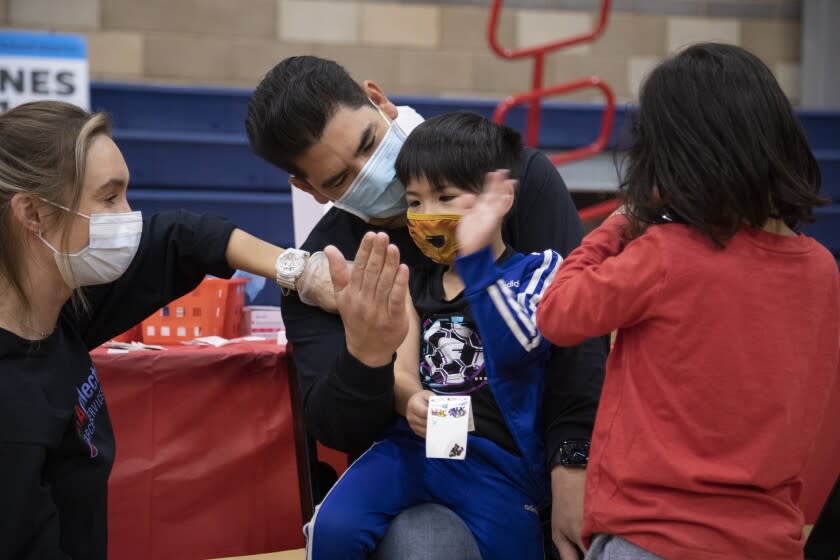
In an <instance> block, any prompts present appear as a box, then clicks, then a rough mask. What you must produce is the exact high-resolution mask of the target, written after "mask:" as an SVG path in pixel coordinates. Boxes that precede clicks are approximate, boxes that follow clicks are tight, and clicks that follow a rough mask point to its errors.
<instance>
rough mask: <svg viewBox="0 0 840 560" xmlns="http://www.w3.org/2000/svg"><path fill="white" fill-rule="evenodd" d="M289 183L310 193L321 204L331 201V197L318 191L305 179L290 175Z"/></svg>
mask: <svg viewBox="0 0 840 560" xmlns="http://www.w3.org/2000/svg"><path fill="white" fill-rule="evenodd" d="M289 183H290V184H291V185H292V186H293V187H295V188H297V189H300V190H302V191H303V192H306V193H309V194H310V195H312V197H313V198H314V199H315V200H317V201H318V202H320V203H321V204H326V203H327V202H330V199H329V198H327V197H326V196H324V195H322V194H321V193H319V192H318V191H316V190H315V188H314V187H313V186H312V185H310V184H309V183H307V182H306V181H305V180H303V179H298V178H297V177H289Z"/></svg>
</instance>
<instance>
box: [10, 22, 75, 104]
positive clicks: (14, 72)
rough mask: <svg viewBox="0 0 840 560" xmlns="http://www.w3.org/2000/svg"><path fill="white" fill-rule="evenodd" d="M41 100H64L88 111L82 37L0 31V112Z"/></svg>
mask: <svg viewBox="0 0 840 560" xmlns="http://www.w3.org/2000/svg"><path fill="white" fill-rule="evenodd" d="M45 100H55V101H65V102H67V103H72V104H74V105H78V106H79V107H81V108H83V109H85V110H86V111H89V110H90V81H89V77H88V60H87V43H86V42H85V38H84V37H81V36H78V35H64V34H58V33H40V32H31V31H11V30H3V31H0V111H6V110H8V109H11V108H13V107H17V106H18V105H22V104H24V103H29V102H31V101H45Z"/></svg>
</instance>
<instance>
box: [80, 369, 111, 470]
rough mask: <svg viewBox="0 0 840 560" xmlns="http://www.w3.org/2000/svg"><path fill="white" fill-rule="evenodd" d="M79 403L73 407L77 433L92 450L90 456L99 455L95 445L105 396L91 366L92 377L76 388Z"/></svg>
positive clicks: (89, 376)
mask: <svg viewBox="0 0 840 560" xmlns="http://www.w3.org/2000/svg"><path fill="white" fill-rule="evenodd" d="M76 394H77V395H78V397H79V402H78V403H76V406H75V407H73V410H74V412H75V413H76V433H77V434H79V438H80V439H81V440H82V441H84V442H85V443H86V444H87V446H88V447H89V448H90V456H91V457H96V456H97V455H99V450H98V449H97V448H96V446H95V445H94V444H93V436H94V434H95V433H96V417H97V415H98V414H99V412H100V411H101V410H102V408H103V407H104V406H105V394H104V393H103V392H102V386H101V385H100V384H99V378H98V377H97V376H96V368H95V367H93V366H90V375H88V377H87V379H85V380H84V381H83V382H82V383H81V384H80V385H78V386H77V387H76Z"/></svg>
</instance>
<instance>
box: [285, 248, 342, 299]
mask: <svg viewBox="0 0 840 560" xmlns="http://www.w3.org/2000/svg"><path fill="white" fill-rule="evenodd" d="M352 264H353V263H352V261H349V262H348V263H347V266H348V268H350V267H351V266H352ZM295 289H296V290H297V293H298V296H299V297H300V301H302V302H303V303H305V304H306V305H312V306H315V307H320V308H321V309H323V310H324V311H329V312H330V313H336V312H338V308H337V307H336V304H335V291H334V290H333V284H332V279H331V278H330V264H329V261H328V260H327V256H326V255H325V254H324V253H323V252H322V251H318V252H317V253H312V254H311V255H309V258H308V259H307V260H306V266H305V267H304V269H303V273H302V274H301V275H300V276H299V277H298V279H297V280H296V281H295Z"/></svg>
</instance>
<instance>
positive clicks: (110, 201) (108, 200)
mask: <svg viewBox="0 0 840 560" xmlns="http://www.w3.org/2000/svg"><path fill="white" fill-rule="evenodd" d="M118 198H119V197H118V196H117V195H115V194H112V195H111V196H109V197H108V198H106V199H105V202H106V203H107V204H116V203H117V199H118Z"/></svg>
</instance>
